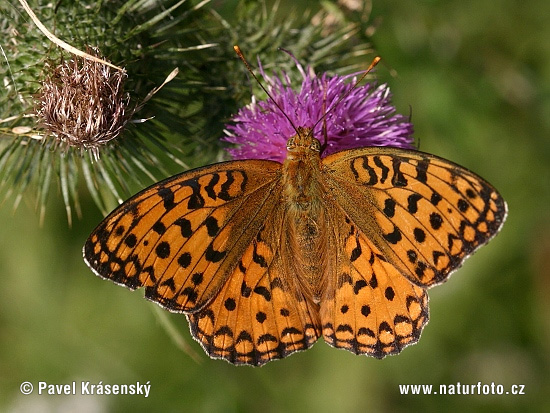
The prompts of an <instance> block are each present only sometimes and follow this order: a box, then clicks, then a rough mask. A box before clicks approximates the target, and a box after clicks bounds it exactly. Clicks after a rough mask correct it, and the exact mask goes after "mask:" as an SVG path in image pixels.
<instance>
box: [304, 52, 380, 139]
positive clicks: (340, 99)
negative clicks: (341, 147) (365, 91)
mask: <svg viewBox="0 0 550 413" xmlns="http://www.w3.org/2000/svg"><path fill="white" fill-rule="evenodd" d="M380 59H381V58H380V56H376V57H375V58H374V59H373V60H372V63H371V64H370V65H369V67H368V68H367V70H365V72H364V73H363V74H362V75H361V77H360V78H359V79H358V80H357V82H355V83H354V85H353V87H352V88H351V89H349V90H348V91H347V92H346V93H344V94H343V95H342V96H340V98H339V99H338V100H337V101H336V102H335V103H334V104H332V105H331V106H330V107H329V108H328V109H327V110H326V112H325V113H324V114H323V116H321V118H320V119H319V120H317V122H315V124H314V125H313V127H312V128H311V130H312V131H313V130H314V129H315V127H316V126H317V125H318V124H319V122H326V117H327V115H328V114H329V113H330V112H332V110H333V109H334V108H335V107H336V106H338V104H339V103H340V102H341V101H343V100H344V99H345V98H346V97H348V95H349V94H350V93H351V92H352V91H353V89H355V88H356V87H357V85H358V84H359V83H361V82H362V81H363V79H364V78H365V77H366V76H367V75H368V74H369V72H370V71H371V70H372V69H374V66H376V65H377V64H378V62H380Z"/></svg>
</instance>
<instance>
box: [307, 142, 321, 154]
mask: <svg viewBox="0 0 550 413" xmlns="http://www.w3.org/2000/svg"><path fill="white" fill-rule="evenodd" d="M309 149H311V150H312V151H315V152H321V142H319V141H318V140H317V139H314V140H313V142H311V145H309Z"/></svg>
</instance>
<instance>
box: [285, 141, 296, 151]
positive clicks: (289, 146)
mask: <svg viewBox="0 0 550 413" xmlns="http://www.w3.org/2000/svg"><path fill="white" fill-rule="evenodd" d="M294 147H296V143H295V141H294V138H290V139H289V140H288V141H286V149H287V150H290V149H293V148H294Z"/></svg>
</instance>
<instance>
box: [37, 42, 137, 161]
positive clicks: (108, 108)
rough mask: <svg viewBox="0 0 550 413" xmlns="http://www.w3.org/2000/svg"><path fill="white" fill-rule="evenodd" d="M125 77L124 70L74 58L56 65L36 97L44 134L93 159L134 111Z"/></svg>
mask: <svg viewBox="0 0 550 413" xmlns="http://www.w3.org/2000/svg"><path fill="white" fill-rule="evenodd" d="M94 51H95V52H96V53H97V50H94ZM126 78H127V75H126V73H125V72H122V71H119V70H113V69H111V68H110V67H109V66H106V65H104V64H102V63H98V62H94V61H91V60H87V59H82V58H78V57H75V58H73V59H72V60H70V61H68V62H62V63H61V64H59V65H58V66H57V67H55V68H54V69H53V70H52V71H51V73H50V74H49V75H48V76H46V78H45V80H43V82H42V88H41V90H40V92H39V94H38V96H37V98H36V112H37V116H38V119H39V123H40V124H41V126H42V127H43V128H44V130H45V131H46V136H53V137H54V139H55V140H56V141H57V143H58V144H61V145H67V146H71V147H75V148H79V149H81V150H82V151H84V150H88V151H90V152H91V153H92V154H93V156H94V158H96V159H97V158H98V157H99V149H100V148H101V146H103V145H105V144H106V143H107V142H109V141H112V140H113V139H115V138H116V137H117V136H119V135H120V133H121V132H122V130H123V129H124V127H125V126H126V123H127V122H128V120H129V119H130V118H131V116H132V115H133V113H134V110H135V109H131V108H129V106H128V105H129V102H130V96H129V95H128V93H126V92H124V82H125V81H126Z"/></svg>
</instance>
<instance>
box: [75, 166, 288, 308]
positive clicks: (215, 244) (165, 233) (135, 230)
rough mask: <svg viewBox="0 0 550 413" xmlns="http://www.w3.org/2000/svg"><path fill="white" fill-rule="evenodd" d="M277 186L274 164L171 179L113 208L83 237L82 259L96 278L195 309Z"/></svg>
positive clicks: (247, 238) (239, 250)
mask: <svg viewBox="0 0 550 413" xmlns="http://www.w3.org/2000/svg"><path fill="white" fill-rule="evenodd" d="M278 185H279V187H278ZM277 188H278V189H277ZM277 191H279V192H280V164H278V163H276V162H271V161H259V160H258V161H247V162H238V161H235V162H227V163H221V164H217V165H213V166H209V167H205V168H200V169H196V170H194V171H190V172H186V173H183V174H180V175H177V176H174V177H172V178H169V179H167V180H165V181H162V182H159V183H157V184H155V185H153V186H151V187H149V188H147V189H145V190H144V191H142V192H140V193H139V194H137V195H136V196H134V197H132V198H131V199H129V200H128V201H126V202H125V203H124V204H122V205H121V206H120V207H118V208H117V209H115V210H114V211H113V212H112V213H111V214H110V215H109V216H108V217H107V218H106V219H105V220H104V221H103V222H102V223H101V224H100V225H99V226H98V227H97V228H96V229H95V230H94V232H93V233H92V234H91V235H90V237H89V239H88V241H87V242H86V244H85V246H84V258H85V260H86V262H87V263H88V265H89V266H90V267H91V268H92V269H93V270H94V272H95V273H96V274H97V275H99V276H101V277H103V278H107V279H111V280H112V281H115V282H117V283H119V284H124V285H126V286H127V287H129V288H131V289H136V288H139V287H146V293H145V294H146V297H147V298H149V299H151V300H153V301H156V302H158V303H160V304H161V305H162V306H164V307H166V308H167V309H170V310H172V311H185V312H189V311H194V310H196V309H199V308H201V307H203V306H204V305H205V304H206V303H207V302H208V301H209V300H210V299H212V297H213V296H214V295H215V294H216V293H217V292H218V291H219V290H220V288H221V287H222V285H223V284H224V283H225V281H226V280H227V278H228V277H229V275H230V273H231V271H233V269H234V268H235V267H236V266H237V264H238V261H239V259H240V257H241V256H242V255H243V253H244V251H245V249H246V248H247V247H248V244H249V243H250V242H251V241H252V239H253V238H254V237H255V236H256V234H257V233H258V231H259V228H260V226H261V225H262V223H263V221H264V220H265V218H266V216H267V215H268V214H269V213H270V211H271V210H272V209H273V205H274V204H275V203H276V201H277V199H276V197H273V196H272V194H273V193H276V192H277Z"/></svg>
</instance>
